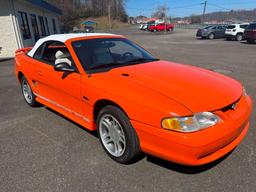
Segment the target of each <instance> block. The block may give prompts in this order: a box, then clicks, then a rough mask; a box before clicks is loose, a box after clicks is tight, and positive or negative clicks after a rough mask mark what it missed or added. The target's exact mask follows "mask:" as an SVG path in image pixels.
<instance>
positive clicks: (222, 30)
mask: <svg viewBox="0 0 256 192" xmlns="http://www.w3.org/2000/svg"><path fill="white" fill-rule="evenodd" d="M225 30H226V27H225V26H218V27H217V31H216V34H217V36H218V37H219V38H223V37H225Z"/></svg>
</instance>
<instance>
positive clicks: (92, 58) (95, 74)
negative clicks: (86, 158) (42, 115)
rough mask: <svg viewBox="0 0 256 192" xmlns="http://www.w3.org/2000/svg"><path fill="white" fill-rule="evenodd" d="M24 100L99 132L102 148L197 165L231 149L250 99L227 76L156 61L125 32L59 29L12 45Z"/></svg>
mask: <svg viewBox="0 0 256 192" xmlns="http://www.w3.org/2000/svg"><path fill="white" fill-rule="evenodd" d="M15 72H16V76H17V78H18V80H19V82H20V84H21V90H22V93H23V96H24V98H25V101H26V102H27V103H28V104H29V105H30V106H32V107H34V106H36V105H37V104H38V103H41V104H43V105H46V106H48V107H50V108H52V109H53V110H56V111H57V112H59V113H61V114H62V115H64V116H66V117H68V118H69V119H71V120H73V121H74V122H76V123H78V124H81V125H82V126H83V127H85V128H86V129H89V130H91V131H95V130H97V132H98V135H99V140H100V142H101V144H102V146H103V148H104V150H105V151H106V153H107V154H108V155H109V156H110V157H111V158H112V159H114V160H115V161H117V162H119V163H129V162H131V161H132V160H134V159H135V158H136V157H137V156H138V155H139V154H140V153H141V152H145V153H147V154H151V155H154V156H157V157H160V158H162V159H165V160H168V161H172V162H176V163H179V164H184V165H190V166H195V165H202V164H207V163H209V162H212V161H214V160H216V159H219V158H220V157H222V156H224V155H225V154H227V153H229V152H230V151H232V150H233V149H234V148H235V147H236V146H237V145H238V144H239V143H240V142H241V141H242V140H243V138H244V137H245V135H246V132H247V131H248V128H249V118H250V114H251V108H252V101H251V99H250V97H249V96H248V95H247V94H246V92H245V90H244V88H243V86H242V85H241V84H240V83H239V82H237V81H235V80H233V79H231V78H229V77H226V76H223V75H221V74H218V73H215V72H212V71H208V70H205V69H201V68H197V67H194V66H188V65H183V64H178V63H173V62H167V61H161V60H159V59H156V58H155V57H154V56H152V55H151V54H150V53H148V52H147V51H145V50H144V49H143V48H141V47H140V46H138V45H136V44H135V43H133V42H131V41H129V40H128V39H126V38H125V37H123V36H119V35H113V34H97V33H94V34H92V33H87V34H61V35H51V36H48V37H45V38H43V39H40V40H39V41H38V42H37V43H36V44H35V46H34V47H33V48H23V49H19V50H17V51H16V57H15Z"/></svg>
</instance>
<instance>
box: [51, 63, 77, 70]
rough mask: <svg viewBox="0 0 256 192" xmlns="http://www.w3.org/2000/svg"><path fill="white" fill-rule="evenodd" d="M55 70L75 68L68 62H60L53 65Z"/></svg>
mask: <svg viewBox="0 0 256 192" xmlns="http://www.w3.org/2000/svg"><path fill="white" fill-rule="evenodd" d="M54 70H55V71H66V72H75V71H76V69H75V68H74V67H71V66H70V65H69V64H68V63H65V62H62V63H58V64H55V65H54Z"/></svg>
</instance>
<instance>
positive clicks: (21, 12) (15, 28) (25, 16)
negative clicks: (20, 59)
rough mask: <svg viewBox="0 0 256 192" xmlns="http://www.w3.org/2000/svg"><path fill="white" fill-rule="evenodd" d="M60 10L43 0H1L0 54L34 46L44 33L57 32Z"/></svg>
mask: <svg viewBox="0 0 256 192" xmlns="http://www.w3.org/2000/svg"><path fill="white" fill-rule="evenodd" d="M60 14H62V13H61V10H59V9H58V8H56V7H55V6H53V5H52V4H50V3H48V2H47V1H44V0H0V58H5V57H13V56H14V54H15V50H17V49H18V48H21V47H29V46H33V45H34V44H35V42H36V41H37V40H38V39H39V38H41V37H44V36H47V35H50V34H54V33H60V28H59V22H58V16H59V15H60Z"/></svg>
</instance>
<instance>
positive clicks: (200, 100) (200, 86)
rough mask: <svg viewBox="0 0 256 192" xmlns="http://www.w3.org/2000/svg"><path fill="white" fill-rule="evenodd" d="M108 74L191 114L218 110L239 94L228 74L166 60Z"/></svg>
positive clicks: (120, 68) (118, 69)
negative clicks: (158, 96)
mask: <svg viewBox="0 0 256 192" xmlns="http://www.w3.org/2000/svg"><path fill="white" fill-rule="evenodd" d="M108 73H110V76H109V75H108V77H112V78H115V80H116V81H119V79H120V81H123V78H122V76H124V75H125V76H126V77H127V78H126V80H127V81H130V83H133V84H137V85H139V86H141V87H143V88H147V89H149V90H150V91H154V92H156V93H158V94H161V95H165V96H166V97H168V98H170V99H172V100H175V101H176V102H178V103H180V104H183V105H184V106H186V107H187V108H188V109H189V110H191V111H192V112H194V113H196V112H203V111H215V110H218V109H221V108H223V107H226V106H228V105H230V104H232V103H233V102H235V101H236V100H238V99H239V98H240V97H241V95H242V85H241V84H240V83H239V82H237V81H235V80H233V79H231V78H229V77H226V76H224V75H221V74H218V73H215V72H212V71H208V70H205V69H202V68H198V67H194V66H190V65H184V64H177V63H173V62H167V61H156V62H150V63H144V64H138V65H131V66H126V67H119V68H115V69H112V70H110V71H109V72H108ZM118 78H119V79H118ZM128 89H129V87H127V91H133V90H128ZM143 90H144V89H143ZM140 94H144V95H145V97H146V96H147V94H148V93H146V92H145V91H143V92H141V93H140ZM152 102H153V101H152Z"/></svg>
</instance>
